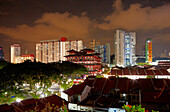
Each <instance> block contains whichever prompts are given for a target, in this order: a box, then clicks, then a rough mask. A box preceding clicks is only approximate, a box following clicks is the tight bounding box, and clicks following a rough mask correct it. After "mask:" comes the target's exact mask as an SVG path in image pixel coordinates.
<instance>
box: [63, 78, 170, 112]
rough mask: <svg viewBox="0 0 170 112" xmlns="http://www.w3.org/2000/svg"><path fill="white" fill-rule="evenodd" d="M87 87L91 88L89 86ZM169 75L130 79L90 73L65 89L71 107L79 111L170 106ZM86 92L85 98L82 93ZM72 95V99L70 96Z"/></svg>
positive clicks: (169, 108)
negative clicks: (97, 75)
mask: <svg viewBox="0 0 170 112" xmlns="http://www.w3.org/2000/svg"><path fill="white" fill-rule="evenodd" d="M86 87H88V88H89V89H87V88H86ZM169 92H170V80H169V79H152V78H150V79H136V80H132V79H128V78H114V77H110V78H96V77H94V76H89V77H88V78H87V79H86V80H85V81H84V83H82V84H80V85H76V88H75V86H73V87H71V88H70V89H68V90H65V91H63V93H64V95H67V96H68V97H64V96H62V94H61V97H62V98H63V99H65V100H67V99H68V100H67V101H68V102H69V104H68V108H69V110H77V111H91V112H93V111H110V110H114V111H115V112H117V111H118V110H119V112H120V111H121V112H125V110H123V109H121V108H122V105H124V104H126V105H136V104H137V105H142V107H143V108H145V109H147V110H149V111H151V110H157V111H169V110H170V105H169V104H170V97H169V96H170V95H169ZM84 93H86V96H85V97H84V99H82V100H80V99H78V98H80V97H81V96H83V94H84ZM69 98H70V99H71V100H69Z"/></svg>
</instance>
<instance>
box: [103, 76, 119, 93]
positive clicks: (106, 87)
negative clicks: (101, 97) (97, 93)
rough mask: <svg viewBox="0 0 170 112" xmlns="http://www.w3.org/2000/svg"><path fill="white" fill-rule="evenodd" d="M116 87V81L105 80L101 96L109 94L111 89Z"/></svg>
mask: <svg viewBox="0 0 170 112" xmlns="http://www.w3.org/2000/svg"><path fill="white" fill-rule="evenodd" d="M115 85H116V79H115V78H114V79H107V80H106V83H105V85H104V89H103V91H102V93H103V94H109V93H110V91H111V89H114V88H115Z"/></svg>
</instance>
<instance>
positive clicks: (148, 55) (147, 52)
mask: <svg viewBox="0 0 170 112" xmlns="http://www.w3.org/2000/svg"><path fill="white" fill-rule="evenodd" d="M145 57H146V60H145V61H146V62H147V63H152V39H151V38H148V39H147V40H146V43H145Z"/></svg>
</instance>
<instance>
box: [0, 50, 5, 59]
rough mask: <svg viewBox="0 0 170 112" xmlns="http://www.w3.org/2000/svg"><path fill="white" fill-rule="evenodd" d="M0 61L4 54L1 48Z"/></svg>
mask: <svg viewBox="0 0 170 112" xmlns="http://www.w3.org/2000/svg"><path fill="white" fill-rule="evenodd" d="M0 60H4V52H3V49H2V47H0Z"/></svg>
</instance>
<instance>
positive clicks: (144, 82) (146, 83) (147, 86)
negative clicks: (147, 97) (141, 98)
mask: <svg viewBox="0 0 170 112" xmlns="http://www.w3.org/2000/svg"><path fill="white" fill-rule="evenodd" d="M137 81H139V84H140V89H142V90H154V86H153V85H152V82H151V79H139V80H137Z"/></svg>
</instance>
